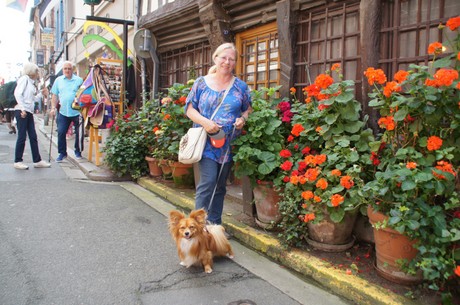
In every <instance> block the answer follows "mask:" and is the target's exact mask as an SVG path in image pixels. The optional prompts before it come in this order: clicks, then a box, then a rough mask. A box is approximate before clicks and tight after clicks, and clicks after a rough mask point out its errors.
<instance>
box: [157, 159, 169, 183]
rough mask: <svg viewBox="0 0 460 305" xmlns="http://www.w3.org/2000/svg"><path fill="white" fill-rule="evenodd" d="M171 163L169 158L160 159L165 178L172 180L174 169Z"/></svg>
mask: <svg viewBox="0 0 460 305" xmlns="http://www.w3.org/2000/svg"><path fill="white" fill-rule="evenodd" d="M169 163H170V162H169V160H161V161H160V167H161V171H162V172H163V178H165V179H166V180H172V169H171V166H170V165H169Z"/></svg>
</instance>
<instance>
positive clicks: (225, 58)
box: [217, 56, 235, 62]
mask: <svg viewBox="0 0 460 305" xmlns="http://www.w3.org/2000/svg"><path fill="white" fill-rule="evenodd" d="M217 57H219V58H220V59H222V60H223V61H228V62H235V58H231V57H224V56H217Z"/></svg>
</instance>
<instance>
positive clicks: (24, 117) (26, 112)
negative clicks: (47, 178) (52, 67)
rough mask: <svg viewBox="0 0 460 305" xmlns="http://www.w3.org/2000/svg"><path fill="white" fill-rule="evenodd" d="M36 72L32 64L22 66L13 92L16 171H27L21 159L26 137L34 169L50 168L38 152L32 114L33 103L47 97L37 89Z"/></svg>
mask: <svg viewBox="0 0 460 305" xmlns="http://www.w3.org/2000/svg"><path fill="white" fill-rule="evenodd" d="M38 72H39V70H38V67H37V65H35V64H32V63H26V64H24V68H23V75H22V76H21V77H20V78H19V79H18V84H17V86H16V89H15V90H14V97H15V98H16V101H17V105H16V106H15V107H14V116H15V118H16V128H17V133H18V138H17V140H16V149H15V155H14V167H15V168H17V169H29V166H28V165H27V164H24V163H23V159H22V157H23V155H24V148H25V145H26V139H27V136H28V137H29V143H30V149H31V151H32V160H33V162H34V167H37V168H42V167H51V164H49V163H48V162H45V161H43V160H42V158H41V156H40V152H39V151H38V140H37V132H36V131H35V122H34V114H33V113H34V108H35V103H36V102H40V100H41V98H42V97H43V96H44V95H45V96H46V95H48V90H47V89H46V88H44V89H42V90H41V91H39V90H38V88H37V85H36V81H37V80H38V78H39V73H38Z"/></svg>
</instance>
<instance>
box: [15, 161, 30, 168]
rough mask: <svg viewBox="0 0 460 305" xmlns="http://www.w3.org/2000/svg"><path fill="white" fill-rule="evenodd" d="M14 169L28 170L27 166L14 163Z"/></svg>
mask: <svg viewBox="0 0 460 305" xmlns="http://www.w3.org/2000/svg"><path fill="white" fill-rule="evenodd" d="M14 168H16V169H29V166H27V165H26V164H24V163H22V162H15V163H14Z"/></svg>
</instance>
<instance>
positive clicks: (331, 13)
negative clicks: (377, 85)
mask: <svg viewBox="0 0 460 305" xmlns="http://www.w3.org/2000/svg"><path fill="white" fill-rule="evenodd" d="M348 2H350V1H348ZM297 25H298V36H297V43H296V58H295V69H296V71H295V73H296V77H295V81H296V82H295V84H294V85H295V87H297V88H298V89H301V88H303V87H305V86H308V85H310V84H311V83H313V82H314V81H315V78H316V77H317V76H318V75H319V74H321V73H324V71H326V70H328V69H330V68H331V66H332V64H334V63H340V65H341V67H342V72H343V75H344V78H345V79H352V80H355V82H356V83H360V82H361V81H360V80H361V69H360V66H361V54H360V42H359V41H360V27H359V2H356V1H354V3H343V4H341V5H336V4H335V5H333V6H330V7H321V8H320V9H319V10H317V11H303V12H300V15H299V21H298V24H297ZM358 91H359V90H358ZM297 92H301V90H297ZM357 95H359V92H357Z"/></svg>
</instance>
